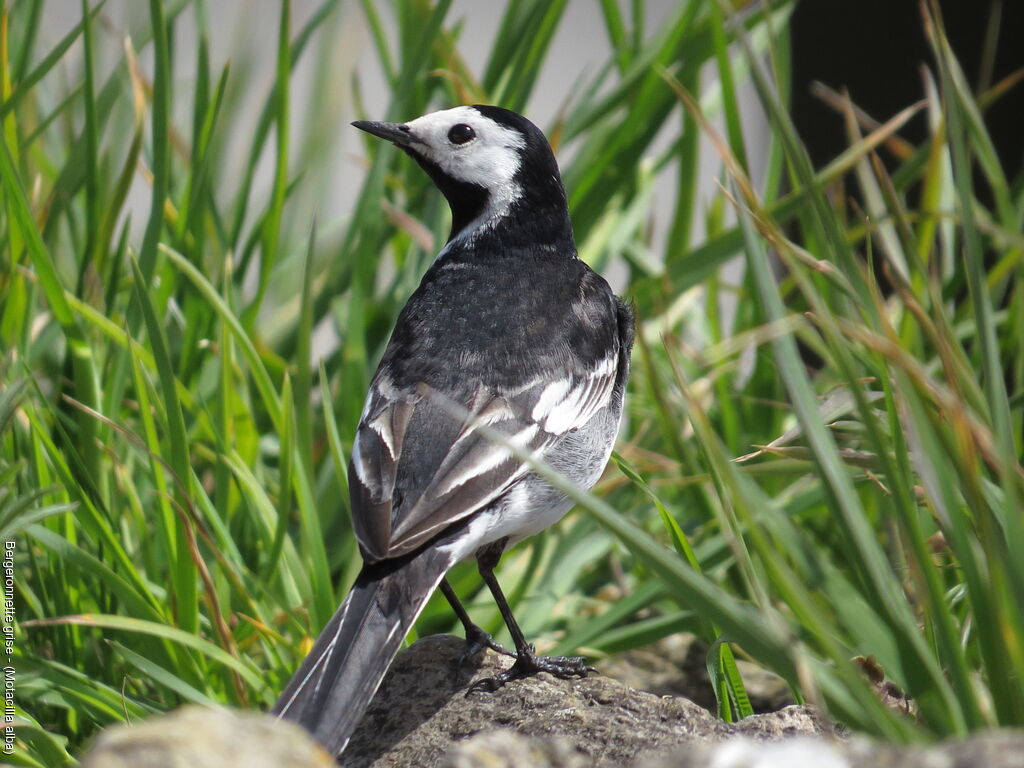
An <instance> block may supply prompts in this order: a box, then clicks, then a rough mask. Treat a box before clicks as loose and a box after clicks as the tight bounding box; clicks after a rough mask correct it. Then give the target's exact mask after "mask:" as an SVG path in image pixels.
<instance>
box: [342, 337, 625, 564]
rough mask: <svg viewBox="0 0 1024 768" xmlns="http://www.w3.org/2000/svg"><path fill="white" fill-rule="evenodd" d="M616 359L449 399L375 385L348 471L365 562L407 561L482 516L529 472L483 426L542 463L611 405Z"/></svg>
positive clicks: (381, 382)
mask: <svg viewBox="0 0 1024 768" xmlns="http://www.w3.org/2000/svg"><path fill="white" fill-rule="evenodd" d="M618 365H619V360H618V354H617V350H615V351H614V352H613V354H610V355H609V356H608V357H607V358H604V359H602V360H600V361H599V362H597V364H596V365H592V366H589V367H581V368H579V369H577V370H575V371H573V372H568V371H563V372H561V373H560V374H558V375H556V376H547V377H543V378H542V379H541V380H539V381H534V382H529V383H526V384H524V385H523V386H521V387H517V388H515V389H514V390H512V391H508V390H502V391H498V390H496V389H493V388H489V387H487V386H485V385H482V384H481V385H478V386H477V387H476V389H475V390H474V391H472V392H471V393H469V394H466V395H465V396H463V397H461V398H452V397H450V396H448V395H446V394H444V393H441V392H438V391H436V390H433V389H431V388H430V387H429V386H427V385H425V384H419V385H416V386H413V387H405V388H400V389H399V388H395V387H394V386H392V385H391V384H390V382H389V381H388V379H387V376H386V375H384V376H378V377H377V379H376V380H375V382H374V384H373V386H371V388H370V392H369V393H368V395H367V401H366V407H365V408H364V410H363V416H362V419H361V420H360V423H359V427H358V430H357V433H356V439H355V444H354V447H353V451H352V461H351V464H350V467H349V478H350V487H351V491H352V502H353V510H352V513H353V521H354V524H355V530H356V535H357V537H358V538H359V541H360V543H361V544H362V546H363V549H364V550H365V552H366V553H367V554H368V555H370V556H371V557H373V558H378V559H383V558H385V557H396V556H399V555H401V554H404V553H406V552H410V551H412V550H414V549H416V548H417V547H419V546H420V545H421V544H423V543H425V542H426V541H428V540H430V539H431V538H433V537H434V536H436V535H437V534H439V533H440V532H441V531H443V530H444V529H446V528H447V527H448V526H450V525H453V524H455V523H457V522H458V521H460V520H463V519H465V518H466V517H468V516H469V515H472V514H473V513H474V512H476V511H478V510H480V509H483V508H484V507H486V506H487V505H488V504H490V503H491V502H492V501H494V500H495V499H496V498H498V497H499V496H500V495H501V494H502V493H504V492H505V491H506V490H508V488H509V487H511V486H512V484H513V483H515V482H516V481H517V480H518V479H520V478H521V477H523V476H524V475H525V474H527V472H528V471H529V466H528V465H527V464H526V463H525V462H523V461H522V460H520V459H519V458H517V457H516V456H514V455H513V453H512V451H510V450H509V449H508V448H507V447H505V446H503V445H499V444H498V443H497V442H495V441H494V440H492V439H490V438H489V437H488V436H487V435H485V434H483V432H482V431H481V429H480V427H481V426H486V427H487V428H489V429H490V430H494V431H496V432H498V433H501V434H502V435H504V436H505V438H506V439H508V440H509V441H511V442H512V443H513V444H515V445H516V446H518V447H519V448H520V449H522V450H524V451H527V452H528V453H529V454H530V455H531V456H533V457H535V458H540V459H543V456H544V453H545V452H546V450H547V449H548V448H549V447H550V446H551V445H552V444H554V443H556V442H557V441H558V440H560V439H561V437H562V436H563V435H565V434H566V433H568V432H570V431H572V430H575V429H577V428H579V427H581V426H583V425H584V424H586V423H587V422H588V421H589V420H590V419H591V418H592V417H593V416H594V414H596V413H597V412H598V411H600V410H601V409H602V408H604V407H605V406H606V405H607V404H608V402H609V399H610V398H611V396H612V391H613V389H614V385H615V380H616V372H617V367H618Z"/></svg>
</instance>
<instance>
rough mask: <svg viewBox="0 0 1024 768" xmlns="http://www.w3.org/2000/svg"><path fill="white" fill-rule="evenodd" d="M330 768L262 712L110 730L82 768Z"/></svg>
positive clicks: (182, 713) (286, 726)
mask: <svg viewBox="0 0 1024 768" xmlns="http://www.w3.org/2000/svg"><path fill="white" fill-rule="evenodd" d="M284 765H288V766H295V767H296V768H328V766H334V765H335V763H334V761H333V760H332V759H331V758H330V756H329V755H328V754H327V753H326V752H325V751H324V750H322V749H321V748H320V746H319V745H317V744H315V743H314V742H313V740H312V739H311V738H310V737H309V736H308V735H307V734H306V732H305V731H304V730H302V729H301V728H300V727H298V726H297V725H293V724H292V723H288V722H285V721H283V720H278V719H277V718H276V717H271V716H269V715H264V714H262V713H258V712H231V711H229V710H226V709H204V708H202V707H195V706H191V707H183V708H182V709H179V710H177V711H175V712H172V713H170V714H167V715H161V716H159V717H153V718H150V719H149V720H146V721H144V722H141V723H137V724H134V725H119V726H116V727H114V728H108V729H107V730H106V731H104V732H103V733H102V734H100V736H99V737H98V738H97V739H96V741H95V743H94V744H93V746H92V748H91V749H90V750H89V751H88V753H87V754H86V755H85V756H84V757H83V758H82V762H81V768H280V766H284Z"/></svg>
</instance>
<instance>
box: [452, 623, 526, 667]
mask: <svg viewBox="0 0 1024 768" xmlns="http://www.w3.org/2000/svg"><path fill="white" fill-rule="evenodd" d="M484 648H490V649H491V650H492V651H494V652H495V653H500V654H501V655H502V656H511V657H512V658H516V654H515V651H510V650H509V649H508V648H506V647H505V646H503V645H502V644H501V643H499V642H498V641H497V640H495V639H494V638H493V637H491V636H490V634H488V633H487V632H485V631H484V630H482V629H480V627H478V626H476V625H475V624H474V625H473V626H472V627H470V628H467V629H466V651H465V653H464V654H463V659H464V660H465V659H468V658H471V657H473V656H476V655H477V654H478V653H480V651H482V650H483V649H484Z"/></svg>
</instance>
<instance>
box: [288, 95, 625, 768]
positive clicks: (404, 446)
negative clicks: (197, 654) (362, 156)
mask: <svg viewBox="0 0 1024 768" xmlns="http://www.w3.org/2000/svg"><path fill="white" fill-rule="evenodd" d="M353 125H354V126H355V127H356V128H359V129H361V130H363V131H366V132H367V133H370V134H373V135H374V136H378V137H380V138H383V139H386V140H388V141H390V142H393V143H394V144H396V145H397V146H398V147H400V148H401V149H402V150H404V151H405V152H406V153H407V154H409V155H410V156H411V157H412V158H413V159H414V160H416V162H417V163H419V165H420V166H421V167H422V168H423V170H425V171H426V172H427V174H428V175H429V176H430V178H431V179H432V180H433V182H434V183H435V184H436V185H437V187H438V188H439V189H440V190H441V192H442V193H443V194H444V196H445V197H446V198H447V200H448V203H449V205H450V206H451V211H452V230H451V235H450V236H449V238H448V242H447V243H446V244H445V246H444V248H442V249H441V252H440V253H439V254H438V255H437V258H436V259H435V261H434V263H433V265H432V266H431V267H430V268H429V269H428V270H427V272H426V274H425V275H424V276H423V280H422V282H421V283H420V286H419V288H418V289H417V290H416V291H415V293H413V295H412V296H411V297H410V299H409V302H408V303H407V304H406V305H405V308H404V309H403V310H402V312H401V314H400V315H399V316H398V322H397V324H396V325H395V329H394V332H393V333H392V336H391V340H390V342H389V343H388V346H387V348H386V350H385V352H384V356H383V358H382V359H381V362H380V366H379V367H378V368H377V372H376V374H375V375H374V377H373V382H372V383H371V385H370V391H369V392H368V393H367V396H366V405H365V406H364V408H363V412H362V416H361V418H360V421H359V427H358V431H357V433H356V437H355V444H354V446H353V448H352V460H351V463H350V465H349V484H350V492H351V496H352V515H353V523H354V528H355V532H356V536H357V537H358V540H359V547H360V551H361V553H362V555H363V558H364V560H365V566H364V567H363V569H362V571H361V573H360V574H359V576H358V578H357V579H356V582H355V585H354V586H353V587H352V590H351V592H350V593H349V595H348V597H347V598H346V599H345V602H344V603H342V605H341V607H340V608H339V609H338V612H337V613H336V614H335V615H334V617H333V618H332V619H331V621H330V622H329V623H328V625H327V627H326V628H325V629H324V630H323V632H322V633H321V634H320V636H319V638H318V639H317V641H316V643H315V644H314V646H313V650H312V651H311V652H310V654H309V655H308V656H307V658H306V659H305V660H304V661H303V663H302V665H301V667H300V668H299V671H298V672H297V673H296V674H295V676H294V677H293V678H292V680H291V682H290V683H289V684H288V687H287V689H286V690H285V691H284V693H282V694H281V697H280V698H279V699H278V701H277V703H276V704H275V706H274V710H273V711H274V712H275V713H276V714H277V715H279V716H280V717H284V718H287V719H289V720H293V721H295V722H298V723H300V724H301V725H303V726H304V727H306V728H307V729H308V730H309V731H310V732H312V734H313V735H314V736H315V737H316V738H317V739H318V740H319V741H320V742H321V743H322V744H323V745H324V746H325V747H327V749H328V750H330V751H331V753H332V754H335V755H337V754H340V753H341V751H342V750H343V749H344V748H345V745H346V744H347V742H348V739H349V737H350V736H351V734H352V732H353V730H354V729H355V726H356V724H357V723H358V721H359V719H360V717H361V716H362V715H363V712H364V711H365V709H366V708H367V706H368V705H369V702H370V699H371V698H372V697H373V694H374V693H375V692H376V690H377V687H378V686H379V685H380V681H381V679H382V678H383V676H384V673H385V671H386V670H387V667H388V665H389V664H390V662H391V660H392V658H393V657H394V656H395V654H396V653H397V652H398V650H399V648H400V646H401V643H402V640H403V639H404V637H405V635H406V633H407V632H408V631H409V629H410V628H411V626H412V624H413V622H414V621H415V620H416V618H417V616H418V615H419V613H420V611H421V610H422V609H423V606H424V605H425V604H426V602H427V600H428V598H429V597H430V595H431V593H433V591H434V589H435V588H437V587H438V586H439V585H440V586H441V589H442V591H443V592H444V594H445V596H446V597H448V599H449V601H450V602H451V603H452V607H453V608H454V610H455V612H456V614H457V615H458V617H459V618H460V620H461V621H462V623H463V624H464V626H465V627H466V631H467V639H468V640H469V641H470V645H471V648H472V649H475V650H476V649H479V648H480V647H481V646H483V645H491V646H492V647H493V646H494V644H493V643H492V641H491V640H490V638H489V637H488V636H487V635H486V634H485V633H484V632H483V631H482V630H480V629H479V628H477V627H476V626H474V625H473V624H472V622H471V621H470V619H469V617H468V615H467V614H466V612H465V610H464V609H463V608H462V606H461V605H459V602H458V599H457V598H456V596H455V593H454V592H453V591H452V588H451V587H450V585H449V584H448V583H447V581H446V580H445V573H446V572H447V571H448V569H449V568H451V567H452V566H453V565H455V564H456V563H458V562H459V561H461V560H464V559H467V558H471V557H475V558H477V561H478V564H479V569H480V573H481V575H482V576H483V578H484V580H485V582H486V584H487V586H488V587H489V588H490V590H491V592H492V594H493V596H494V598H495V600H496V601H497V604H498V607H499V609H500V610H501V613H502V616H503V617H504V619H505V622H506V624H507V626H508V629H509V633H510V635H511V637H512V639H513V642H514V643H515V656H516V661H515V664H514V665H513V666H512V668H511V669H510V670H508V671H507V672H506V673H504V674H503V675H501V676H500V677H499V678H497V679H491V680H489V681H485V682H486V684H487V685H488V686H490V687H495V686H497V685H501V684H502V683H504V682H505V681H507V680H511V679H514V678H516V677H522V676H525V675H529V674H533V673H534V672H537V671H550V672H553V673H555V674H557V675H561V676H566V675H585V674H586V672H587V669H588V668H587V667H586V665H585V663H584V661H583V660H582V659H576V658H564V657H556V658H544V657H538V656H536V655H535V653H534V649H533V647H532V646H531V645H529V644H528V643H527V642H526V640H525V638H524V637H523V633H522V631H521V630H520V629H519V626H518V625H517V624H516V621H515V618H514V617H513V616H512V613H511V611H510V610H509V607H508V603H507V602H506V600H505V597H504V595H503V594H502V592H501V589H500V587H499V586H498V583H497V581H496V579H495V577H494V574H493V568H494V567H495V565H496V564H497V562H498V559H499V557H500V556H501V553H502V551H503V550H504V549H505V548H506V547H508V546H510V545H512V544H514V543H516V542H517V541H520V540H521V539H523V538H525V537H527V536H531V535H533V534H535V533H537V532H539V531H541V530H542V529H544V528H546V527H547V526H549V525H551V524H552V523H554V522H556V521H557V520H558V519H559V518H561V517H562V516H563V515H564V514H565V513H566V512H567V511H568V510H569V508H570V506H571V502H570V501H569V500H568V499H567V498H566V497H565V495H564V494H563V493H561V492H559V491H557V490H555V489H554V488H553V487H552V486H551V485H549V484H548V483H547V482H545V481H544V480H542V479H540V478H539V477H538V476H537V475H535V474H533V473H532V472H531V471H530V467H529V465H528V464H527V463H525V462H523V461H522V460H520V458H517V457H516V455H515V454H514V452H513V451H511V450H509V449H508V447H507V445H502V444H501V441H497V440H495V439H494V434H495V433H498V434H500V435H501V436H503V437H504V438H505V439H506V440H507V441H509V442H510V443H511V444H513V445H515V446H517V447H518V448H519V449H521V451H522V452H526V453H527V454H528V455H530V456H532V457H534V458H535V459H537V460H538V461H541V462H544V463H545V464H547V465H548V466H550V467H552V468H553V469H555V470H557V471H558V472H560V473H561V474H562V475H564V476H565V477H567V478H569V479H571V480H573V481H574V482H576V483H577V484H579V485H580V486H582V487H585V488H589V487H591V486H593V484H594V483H595V482H597V479H598V477H599V476H600V475H601V472H602V471H603V469H604V467H605V464H606V463H607V461H608V457H609V455H610V453H611V450H612V445H613V443H614V442H615V437H616V434H617V432H618V429H619V420H620V416H621V414H622V401H623V396H624V392H625V388H626V379H627V377H628V376H629V354H630V349H631V347H632V343H633V317H632V312H631V310H630V309H629V308H628V307H627V306H626V305H625V304H624V303H623V302H622V301H621V300H620V299H618V298H617V297H616V296H615V295H614V294H613V293H612V291H611V289H610V288H609V287H608V283H606V282H605V281H604V279H603V278H601V277H600V276H599V275H597V274H596V273H594V272H593V271H592V270H591V269H590V268H589V267H588V266H587V265H586V264H584V263H583V262H582V261H580V259H579V258H578V256H577V253H576V246H575V242H574V240H573V233H572V223H571V222H570V220H569V212H568V208H567V206H566V197H565V190H564V188H563V187H562V181H561V177H560V175H559V172H558V165H557V163H556V162H555V157H554V154H553V153H552V151H551V147H550V146H549V144H548V142H547V139H546V138H545V137H544V134H543V133H542V132H541V131H540V129H538V128H537V127H536V126H535V125H533V123H531V122H530V121H529V120H527V119H526V118H524V117H522V116H521V115H518V114H516V113H514V112H510V111H509V110H506V109H502V108H500V107H494V106H484V105H474V106H462V107H455V108H454V109H448V110H444V111H441V112H434V113H432V114H428V115H424V116H423V117H420V118H417V119H415V120H412V121H410V122H408V123H403V124H398V123H379V122H366V121H359V122H355V123H353Z"/></svg>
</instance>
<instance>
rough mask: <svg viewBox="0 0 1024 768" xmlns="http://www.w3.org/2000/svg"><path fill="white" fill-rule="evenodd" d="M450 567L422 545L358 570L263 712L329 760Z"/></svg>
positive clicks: (349, 733)
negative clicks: (301, 731)
mask: <svg viewBox="0 0 1024 768" xmlns="http://www.w3.org/2000/svg"><path fill="white" fill-rule="evenodd" d="M451 565H452V562H451V559H450V557H449V556H448V555H446V554H443V553H440V552H438V551H437V550H436V549H433V548H431V547H428V548H427V549H425V550H422V551H420V552H418V553H417V554H416V555H415V556H414V557H412V558H402V559H401V560H399V561H397V562H393V561H384V562H381V563H376V564H374V565H370V566H366V567H365V568H363V570H362V571H361V572H360V574H359V577H358V578H357V579H356V583H355V585H354V586H353V587H352V591H351V592H349V594H348V597H346V598H345V602H344V603H342V604H341V607H340V608H339V609H338V612H337V613H335V614H334V616H333V617H332V618H331V620H330V621H329V622H328V623H327V626H326V627H324V630H323V632H321V633H320V636H319V637H318V638H317V640H316V643H315V644H314V646H313V650H312V651H310V653H309V655H308V656H307V657H306V658H305V660H304V661H303V662H302V665H301V666H300V667H299V671H298V672H296V673H295V675H294V677H292V679H291V682H289V683H288V687H287V688H286V689H285V691H284V693H282V694H281V696H280V698H278V700H277V703H276V704H274V708H273V709H272V710H271V712H272V713H273V714H275V715H277V716H278V717H283V718H285V719H286V720H292V721H294V722H296V723H298V724H299V725H301V726H303V727H304V728H306V730H308V731H309V732H310V733H312V734H313V736H314V738H316V740H317V741H319V742H320V743H321V744H323V745H324V747H326V748H327V750H328V751H329V752H330V753H331V754H332V755H339V754H341V751H342V750H343V749H345V745H346V744H348V740H349V738H350V737H351V736H352V732H353V731H354V730H355V728H356V725H357V724H358V723H359V719H360V718H361V717H362V716H363V713H364V712H365V711H366V708H367V706H368V705H369V703H370V700H371V699H372V698H373V694H374V693H376V691H377V688H378V686H380V682H381V680H382V679H383V678H384V673H385V672H386V671H387V669H388V665H389V664H390V663H391V660H392V659H393V658H394V657H395V654H396V653H398V649H399V648H400V647H401V644H402V640H403V639H404V638H405V636H406V634H407V633H408V632H409V629H410V628H411V627H412V624H413V622H414V621H416V617H417V616H419V614H420V611H422V610H423V606H424V605H426V603H427V599H428V598H429V597H430V595H431V593H432V592H433V591H434V589H435V588H436V587H437V585H438V584H439V583H440V581H441V579H442V577H443V576H444V574H445V572H446V571H447V570H448V568H449V567H451Z"/></svg>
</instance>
